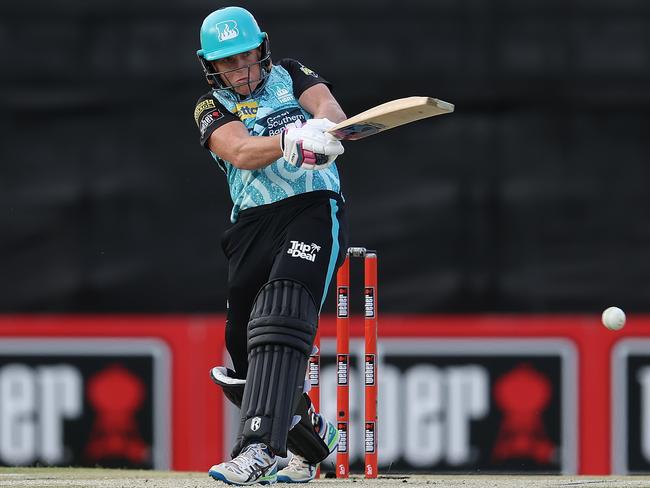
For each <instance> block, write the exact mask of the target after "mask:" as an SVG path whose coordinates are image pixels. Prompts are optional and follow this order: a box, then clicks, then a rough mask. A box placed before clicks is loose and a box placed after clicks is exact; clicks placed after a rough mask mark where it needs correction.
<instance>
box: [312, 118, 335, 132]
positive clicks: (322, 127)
mask: <svg viewBox="0 0 650 488" xmlns="http://www.w3.org/2000/svg"><path fill="white" fill-rule="evenodd" d="M305 125H306V126H307V127H312V128H314V129H316V130H319V131H321V132H325V131H328V130H330V129H331V128H332V127H334V126H335V125H336V124H335V123H334V122H332V121H331V120H329V119H309V120H308V121H307V122H305Z"/></svg>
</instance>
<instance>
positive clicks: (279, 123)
mask: <svg viewBox="0 0 650 488" xmlns="http://www.w3.org/2000/svg"><path fill="white" fill-rule="evenodd" d="M200 36H201V49H200V50H199V51H198V52H197V55H198V57H199V60H200V61H201V63H202V65H203V69H204V71H205V76H206V79H207V81H208V84H209V85H210V91H208V93H206V94H205V95H203V96H202V97H201V98H200V99H199V100H198V102H197V104H196V109H195V110H194V117H195V120H196V124H197V126H198V128H199V131H200V133H201V138H200V141H201V144H202V145H203V146H204V147H205V148H206V149H208V150H209V151H210V154H211V155H212V157H213V158H214V161H215V162H216V164H217V165H218V166H219V167H220V168H221V169H222V170H223V172H224V173H225V175H226V179H227V181H228V186H229V189H230V196H231V198H232V201H233V207H232V213H231V222H232V225H231V226H230V227H229V228H228V229H227V230H226V232H225V233H224V235H223V238H222V247H223V250H224V253H225V255H226V257H227V259H228V265H229V268H228V315H227V322H226V347H227V348H228V352H229V353H230V356H231V358H232V362H233V365H234V371H233V370H229V369H227V368H224V367H216V368H214V369H213V370H212V371H211V376H212V379H213V380H214V381H215V382H216V383H217V384H218V385H220V386H221V387H222V388H223V390H224V393H225V394H226V396H227V397H228V399H229V400H230V401H232V402H233V403H235V404H236V405H237V406H239V407H240V411H241V422H240V425H239V434H238V437H237V442H236V445H235V447H234V449H233V451H232V456H233V459H232V461H227V462H223V463H221V464H217V465H215V466H212V468H210V471H209V474H210V476H212V477H213V478H215V479H217V480H222V481H225V482H226V483H229V484H235V485H250V484H255V483H261V484H270V483H274V482H276V481H285V482H306V481H310V480H312V479H313V478H314V476H315V472H316V468H317V466H318V463H319V462H320V461H322V460H323V459H325V458H326V457H327V456H328V455H329V454H330V453H331V452H333V450H334V449H335V448H336V445H337V443H338V432H337V429H336V427H335V426H334V425H333V424H332V423H330V422H328V421H327V420H325V419H324V418H323V417H322V416H321V415H320V414H318V413H316V412H314V411H313V408H312V407H311V404H310V402H309V398H308V396H307V395H306V394H304V393H303V392H304V383H305V373H306V369H307V361H308V358H309V355H310V354H311V352H312V346H313V341H314V336H315V333H316V328H317V327H318V318H319V313H320V310H321V307H322V305H323V302H324V301H325V296H326V294H327V290H328V288H329V285H330V282H331V280H332V277H333V276H334V274H335V272H336V270H337V268H338V267H339V266H340V265H341V263H342V262H343V259H344V258H345V249H347V219H346V215H345V204H344V201H343V198H342V196H341V185H340V181H339V175H338V171H337V169H336V165H335V164H334V160H335V158H336V157H337V156H338V155H340V154H342V153H343V146H342V145H341V143H340V142H339V141H337V140H335V139H334V138H332V137H330V136H329V135H328V134H326V133H325V131H326V130H327V129H329V128H331V127H332V126H333V125H335V123H338V122H340V121H342V120H345V119H346V116H345V114H344V113H343V111H342V110H341V107H340V106H339V104H338V102H337V101H336V99H335V98H334V97H333V96H332V93H331V92H330V83H328V82H327V81H326V80H325V79H323V78H321V77H320V76H319V75H318V74H316V73H315V72H314V71H312V70H311V69H309V68H307V67H306V66H304V65H303V64H301V63H300V62H298V61H295V60H292V59H282V60H280V61H278V62H277V63H275V64H274V63H273V62H272V61H271V51H270V49H269V40H268V36H267V35H266V33H265V32H262V31H261V30H260V28H259V27H258V25H257V22H256V21H255V18H254V17H253V16H252V15H251V14H250V13H249V12H248V11H247V10H245V9H243V8H239V7H227V8H223V9H219V10H216V11H215V12H212V13H211V14H210V15H208V16H207V17H206V19H205V20H204V22H203V25H202V26H201V33H200ZM287 447H288V448H289V450H291V452H292V454H293V457H292V458H291V460H290V462H289V465H288V466H287V467H286V468H284V469H282V470H281V471H279V472H278V470H277V460H276V456H286V454H287Z"/></svg>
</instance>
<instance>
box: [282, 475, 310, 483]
mask: <svg viewBox="0 0 650 488" xmlns="http://www.w3.org/2000/svg"><path fill="white" fill-rule="evenodd" d="M314 478H315V476H314ZM314 478H309V479H308V480H293V479H291V478H289V477H288V476H283V475H278V483H309V482H310V481H311V480H313V479H314Z"/></svg>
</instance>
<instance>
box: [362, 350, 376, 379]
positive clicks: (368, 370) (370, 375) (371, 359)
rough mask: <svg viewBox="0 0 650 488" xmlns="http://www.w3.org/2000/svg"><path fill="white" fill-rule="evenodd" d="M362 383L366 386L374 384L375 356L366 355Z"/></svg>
mask: <svg viewBox="0 0 650 488" xmlns="http://www.w3.org/2000/svg"><path fill="white" fill-rule="evenodd" d="M365 364H366V366H365V374H364V381H365V384H366V385H374V384H375V355H374V354H366V360H365Z"/></svg>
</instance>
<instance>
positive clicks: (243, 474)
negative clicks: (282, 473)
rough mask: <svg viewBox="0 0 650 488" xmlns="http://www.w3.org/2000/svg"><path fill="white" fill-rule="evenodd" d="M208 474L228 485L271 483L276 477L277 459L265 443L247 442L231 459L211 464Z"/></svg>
mask: <svg viewBox="0 0 650 488" xmlns="http://www.w3.org/2000/svg"><path fill="white" fill-rule="evenodd" d="M208 474H209V475H210V476H212V477H213V478H214V479H215V480H220V481H224V482H225V483H228V484H229V485H238V486H246V485H254V484H256V483H259V484H261V485H271V484H273V483H275V482H276V481H277V479H278V461H277V459H276V458H275V455H274V454H273V453H272V452H271V450H270V449H269V448H268V447H266V445H265V444H249V445H248V446H246V447H245V448H244V449H243V450H242V452H240V453H239V455H238V456H237V457H236V458H234V459H233V460H232V461H226V462H225V463H221V464H215V465H214V466H212V467H211V468H210V471H208Z"/></svg>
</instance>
